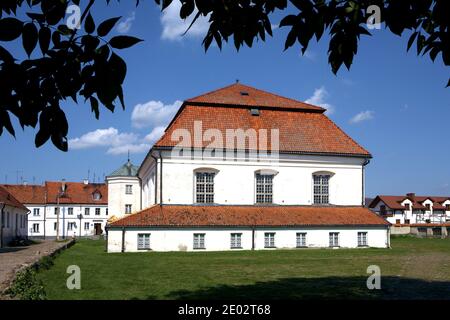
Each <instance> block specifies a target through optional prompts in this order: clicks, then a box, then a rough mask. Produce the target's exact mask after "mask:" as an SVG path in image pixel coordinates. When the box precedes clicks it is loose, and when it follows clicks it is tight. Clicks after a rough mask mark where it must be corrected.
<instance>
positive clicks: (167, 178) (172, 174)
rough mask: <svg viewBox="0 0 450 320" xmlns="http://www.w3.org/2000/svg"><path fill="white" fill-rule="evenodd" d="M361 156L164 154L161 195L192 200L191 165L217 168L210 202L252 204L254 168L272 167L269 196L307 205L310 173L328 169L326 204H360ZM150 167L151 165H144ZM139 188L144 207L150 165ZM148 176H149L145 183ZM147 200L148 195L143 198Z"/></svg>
mask: <svg viewBox="0 0 450 320" xmlns="http://www.w3.org/2000/svg"><path fill="white" fill-rule="evenodd" d="M148 161H150V162H152V161H153V162H154V160H152V159H151V158H149V160H148ZM362 163H363V159H361V158H352V157H330V156H299V155H282V156H280V160H279V161H276V162H269V161H265V160H261V161H256V160H252V161H248V160H247V161H246V160H243V159H241V160H239V161H231V160H228V161H224V160H222V159H217V158H208V159H198V160H191V159H188V158H186V157H171V156H170V153H164V155H163V165H162V167H163V173H162V178H163V179H162V195H163V197H162V198H163V203H164V204H193V203H194V201H195V197H194V195H195V193H194V170H196V169H199V168H210V169H215V170H218V173H217V174H216V176H215V179H214V188H215V195H214V201H215V203H218V204H236V205H237V204H247V205H248V204H254V203H255V172H256V171H257V170H264V169H269V170H275V171H277V172H278V173H277V174H276V175H275V177H274V180H273V201H274V203H276V204H280V205H283V204H286V205H310V204H312V203H313V173H315V172H321V171H325V172H330V173H332V177H331V179H330V182H329V183H330V191H329V194H330V199H329V201H330V203H331V204H335V205H361V203H362V198H363V188H362V174H363V169H362ZM144 165H146V166H147V167H148V168H150V167H152V168H153V167H154V166H151V165H150V164H145V163H144ZM160 167H161V166H160V163H158V169H157V171H158V179H157V180H158V182H157V190H156V192H157V194H158V201H159V198H160V195H159V189H160V183H161V179H160V175H161V168H160ZM140 177H141V180H142V181H143V183H144V188H143V199H144V201H143V202H144V205H143V208H146V207H148V206H150V205H151V204H153V203H154V201H153V199H154V192H155V190H154V183H153V181H154V170H149V169H147V170H145V169H142V170H141V172H140ZM146 181H150V182H149V184H147V183H146ZM147 199H148V200H147Z"/></svg>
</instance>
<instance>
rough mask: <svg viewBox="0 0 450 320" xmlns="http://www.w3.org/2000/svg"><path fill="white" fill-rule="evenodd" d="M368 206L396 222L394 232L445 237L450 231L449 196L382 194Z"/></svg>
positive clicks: (393, 222) (393, 223)
mask: <svg viewBox="0 0 450 320" xmlns="http://www.w3.org/2000/svg"><path fill="white" fill-rule="evenodd" d="M369 208H370V209H371V210H373V211H374V212H375V213H377V214H378V215H379V216H381V217H383V218H384V219H386V220H387V221H389V222H390V223H391V224H392V225H393V228H392V232H393V233H399V234H409V233H412V234H417V235H420V236H442V237H446V236H448V235H449V234H450V197H438V196H417V195H416V194H414V193H408V194H406V196H386V195H379V196H377V197H376V198H374V199H373V200H372V202H371V203H370V204H369Z"/></svg>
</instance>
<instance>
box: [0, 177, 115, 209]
mask: <svg viewBox="0 0 450 320" xmlns="http://www.w3.org/2000/svg"><path fill="white" fill-rule="evenodd" d="M65 185H66V192H65V195H64V196H62V197H60V198H59V203H61V204H70V203H73V204H92V205H96V204H99V205H107V204H108V187H107V185H106V184H105V183H89V184H84V183H82V182H66V183H65ZM3 187H4V188H5V189H7V190H8V191H9V192H10V193H12V194H13V195H14V196H15V197H16V198H17V199H18V200H19V201H20V202H21V203H24V204H41V205H45V204H54V203H57V195H58V193H60V191H61V182H48V181H47V182H45V184H44V185H3ZM95 191H98V192H100V194H101V199H100V200H94V198H93V194H94V193H95Z"/></svg>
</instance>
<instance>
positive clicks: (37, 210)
mask: <svg viewBox="0 0 450 320" xmlns="http://www.w3.org/2000/svg"><path fill="white" fill-rule="evenodd" d="M38 215H40V213H39V208H34V209H33V216H38Z"/></svg>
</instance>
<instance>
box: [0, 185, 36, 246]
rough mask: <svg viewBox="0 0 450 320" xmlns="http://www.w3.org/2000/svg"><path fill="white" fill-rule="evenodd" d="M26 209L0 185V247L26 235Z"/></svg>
mask: <svg viewBox="0 0 450 320" xmlns="http://www.w3.org/2000/svg"><path fill="white" fill-rule="evenodd" d="M28 212H29V211H28V209H27V208H26V207H25V206H24V205H23V204H22V203H20V201H18V200H17V199H16V198H15V197H14V196H13V195H12V194H11V193H10V192H8V190H6V189H5V188H3V187H1V186H0V248H3V247H6V246H7V245H8V244H9V243H10V242H11V241H12V240H14V239H23V238H26V237H27V228H28V227H27V215H28Z"/></svg>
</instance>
